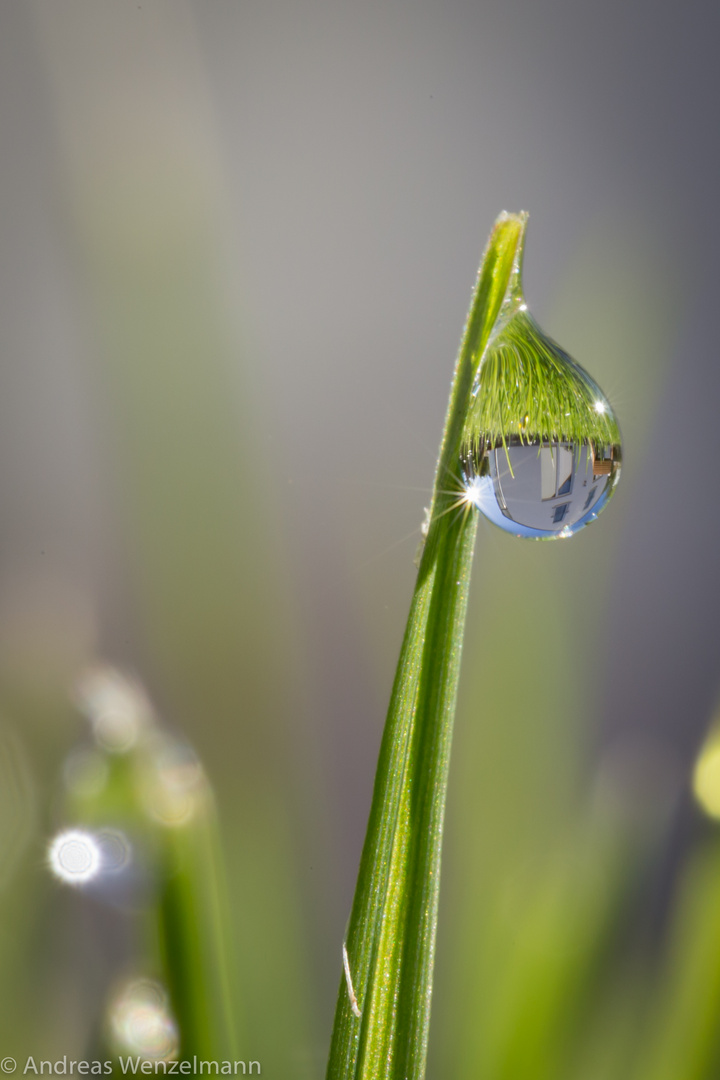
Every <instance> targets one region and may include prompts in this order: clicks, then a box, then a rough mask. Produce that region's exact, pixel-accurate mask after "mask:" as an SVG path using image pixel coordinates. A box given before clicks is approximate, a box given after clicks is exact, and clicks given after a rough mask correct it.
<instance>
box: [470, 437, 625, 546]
mask: <svg viewBox="0 0 720 1080" xmlns="http://www.w3.org/2000/svg"><path fill="white" fill-rule="evenodd" d="M620 458H621V454H620V446H619V444H613V445H607V446H604V447H601V448H597V447H596V446H594V444H593V443H592V442H590V441H586V442H582V443H574V442H569V441H560V440H555V441H549V440H540V439H535V440H530V441H528V440H526V439H524V438H523V437H522V436H519V435H518V436H510V437H508V438H507V439H506V442H505V445H504V446H503V445H502V443H499V444H496V445H494V446H488V445H487V443H480V444H479V445H478V446H477V447H476V448H475V450H474V451H473V452H471V453H468V454H466V455H465V457H464V458H463V459H462V462H461V466H462V473H463V479H464V483H465V498H466V500H467V501H468V502H469V503H471V504H472V505H473V506H476V507H477V508H478V510H480V512H481V513H482V514H484V515H485V517H487V518H489V520H490V521H492V522H494V523H495V524H496V525H499V526H500V528H501V529H504V530H505V531H506V532H509V533H512V534H513V536H520V537H524V538H527V539H534V540H551V539H554V538H556V537H568V536H572V535H573V534H574V533H576V532H577V531H578V530H579V529H582V528H583V527H584V526H585V525H588V524H589V523H590V522H591V521H594V520H595V519H596V518H597V517H598V515H599V514H600V512H601V510H602V509H603V508H604V507H605V505H606V503H607V501H608V499H609V498H610V496H611V495H612V493H613V491H614V490H615V486H616V484H617V481H618V479H619V477H620Z"/></svg>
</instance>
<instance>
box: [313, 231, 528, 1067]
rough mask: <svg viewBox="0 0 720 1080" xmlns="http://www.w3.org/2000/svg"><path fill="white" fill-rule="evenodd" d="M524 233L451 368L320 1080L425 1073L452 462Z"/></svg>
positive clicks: (447, 661) (451, 592)
mask: <svg viewBox="0 0 720 1080" xmlns="http://www.w3.org/2000/svg"><path fill="white" fill-rule="evenodd" d="M526 223H527V214H524V213H523V214H502V215H501V216H500V217H499V218H498V220H497V222H496V223H495V227H494V229H493V232H492V234H491V236H490V240H489V242H488V246H487V248H486V251H485V254H484V257H483V261H482V264H481V267H480V272H479V275H478V280H477V285H476V287H475V292H474V294H473V298H472V302H471V306H470V312H469V315H468V319H467V322H466V325H465V332H464V335H463V339H462V343H461V346H460V353H459V356H458V361H457V364H456V367H455V374H454V378H453V383H452V388H451V392H450V403H449V406H448V413H447V418H446V421H445V429H444V434H443V439H442V443H441V448H440V456H439V460H438V465H437V471H436V475H435V484H434V490H433V497H432V502H431V507H430V519H429V520H430V525H429V529H428V534H427V539H426V542H425V547H424V550H423V554H422V558H421V561H420V565H419V569H418V576H417V583H416V586H415V592H414V595H413V599H412V603H411V607H410V614H409V617H408V622H407V627H406V630H405V637H404V640H403V644H402V648H401V652H400V659H399V662H398V668H397V673H396V676H395V683H394V686H393V690H392V695H391V699H390V707H389V710H388V715H387V721H386V724H385V731H384V734H383V739H382V744H381V748H380V757H379V761H378V768H377V774H376V778H375V789H374V793H373V799H372V804H371V808H370V819H369V822H368V829H367V835H366V839H365V846H364V848H363V853H362V857H361V862H360V871H359V875H358V882H357V888H356V893H355V900H354V903H353V908H352V913H351V916H350V922H349V925H348V932H347V940H346V942H345V943H344V954H343V957H344V961H345V970H344V972H343V977H342V979H341V983H340V992H339V996H338V1003H337V1010H336V1014H335V1025H334V1029H333V1036H332V1044H331V1049H330V1059H329V1063H328V1071H327V1077H328V1080H371V1078H372V1080H400V1078H402V1080H421V1078H422V1077H423V1076H424V1073H425V1061H426V1057H427V1043H428V1029H429V1023H430V1000H431V994H432V975H433V961H434V953H435V933H436V926H437V911H438V896H439V883H440V855H441V844H442V830H443V818H444V812H445V795H446V788H447V775H448V765H449V759H450V743H451V738H452V725H453V719H454V714H455V702H456V697H457V685H458V675H459V670H460V657H461V653H462V642H463V632H464V625H465V613H466V608H467V598H468V591H469V583H470V569H471V565H472V557H473V547H474V542H475V533H476V531H477V517H478V515H477V513H476V512H475V511H474V510H472V509H471V508H470V506H469V503H468V502H467V501H464V500H463V499H462V492H463V488H462V482H461V478H460V469H459V462H460V455H461V449H462V445H463V440H464V438H465V437H466V424H467V418H468V411H469V408H470V403H471V396H472V388H473V383H474V380H475V377H476V375H477V372H478V368H479V365H480V360H481V358H482V356H483V352H484V350H485V347H486V345H487V343H488V341H489V339H490V336H491V334H492V332H493V329H494V327H495V325H496V322H497V320H498V317H499V316H500V312H501V309H502V307H503V303H504V302H505V301H506V300H507V298H508V296H509V292H510V288H511V282H512V280H513V277H517V276H518V274H519V270H520V264H521V258H522V247H523V240H524V234H525V226H526ZM452 489H455V491H456V494H453V493H452Z"/></svg>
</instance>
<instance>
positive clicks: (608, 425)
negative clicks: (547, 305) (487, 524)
mask: <svg viewBox="0 0 720 1080" xmlns="http://www.w3.org/2000/svg"><path fill="white" fill-rule="evenodd" d="M473 399H474V403H473V406H472V412H471V423H470V428H469V432H468V436H467V438H466V440H465V447H464V450H463V453H462V457H461V461H460V468H461V473H462V480H463V485H464V498H465V500H466V501H467V502H468V503H470V504H471V505H473V506H476V507H477V509H478V510H479V511H480V512H481V513H482V514H484V516H485V517H487V518H488V519H489V520H490V521H492V522H494V523H495V524H496V525H498V526H499V527H500V528H501V529H504V530H505V531H506V532H509V533H512V535H513V536H519V537H523V538H525V539H529V540H553V539H556V538H565V537H569V536H573V535H574V534H575V533H576V532H578V531H579V530H580V529H582V528H583V527H584V526H585V525H588V524H590V522H592V521H595V520H596V518H597V517H598V515H599V514H600V512H601V511H602V510H603V509H604V508H605V506H606V505H607V503H608V500H609V499H610V497H611V496H612V494H613V492H614V491H615V488H616V487H617V483H618V480H619V479H620V465H621V459H622V446H621V437H620V428H619V426H618V422H617V419H616V417H615V414H614V412H613V410H612V407H611V405H610V403H609V401H608V400H607V398H606V397H605V395H604V394H603V392H602V390H600V388H599V386H598V385H597V383H595V382H594V380H593V379H591V377H590V376H589V375H588V374H587V372H586V371H584V369H583V368H581V367H580V365H579V364H577V363H576V362H575V361H574V360H572V359H571V357H569V356H568V355H567V353H565V352H564V351H563V350H562V349H561V348H560V347H559V346H558V345H556V344H555V342H554V341H552V340H551V339H550V338H548V337H547V336H546V335H545V334H544V333H543V332H542V330H540V328H539V327H538V325H537V323H536V322H535V321H534V319H533V318H532V316H530V315H529V313H528V312H527V309H526V308H525V307H524V306H522V307H521V308H520V309H516V310H515V312H514V313H513V314H512V315H511V317H510V318H509V319H508V320H507V321H506V322H505V324H504V325H503V326H502V327H501V329H500V331H499V332H498V333H497V334H496V336H495V338H494V339H493V340H491V342H490V344H489V346H488V350H487V354H486V356H485V357H484V358H483V362H482V364H481V366H480V370H479V373H478V378H477V380H476V383H475V386H474V388H473Z"/></svg>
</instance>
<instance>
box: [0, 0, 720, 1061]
mask: <svg viewBox="0 0 720 1080" xmlns="http://www.w3.org/2000/svg"><path fill="white" fill-rule="evenodd" d="M718 29H719V26H718V16H717V13H716V12H715V10H714V9H713V7H712V5H707V4H703V3H701V2H699V0H689V2H688V3H686V4H684V5H682V6H681V5H679V4H677V3H667V2H664V0H654V2H653V3H650V0H638V2H636V3H631V4H627V3H620V2H619V0H607V2H605V3H603V4H599V3H577V2H571V0H535V2H531V0H505V2H502V3H501V2H500V0H485V2H482V3H470V2H467V0H443V2H442V3H440V2H439V0H419V2H418V0H416V2H414V3H410V2H409V0H391V2H383V3H376V2H375V0H371V2H368V3H365V4H363V5H349V4H344V3H341V4H335V3H330V2H328V0H304V2H302V3H289V2H286V0H264V2H262V3H260V2H256V0H246V2H243V3H239V2H237V0H234V2H233V0H212V2H210V3H200V2H199V0H139V2H136V0H127V2H125V0H103V2H101V3H100V2H97V0H63V2H62V3H58V2H57V0H26V2H25V3H23V4H17V3H10V2H8V0H5V2H3V3H2V4H0V155H1V157H0V161H1V162H2V166H1V167H2V185H1V186H0V235H1V237H2V242H1V244H0V280H1V281H2V287H1V288H0V340H1V341H2V349H1V352H0V508H1V512H0V1055H4V1054H12V1055H14V1056H15V1057H16V1058H17V1059H18V1060H19V1061H23V1060H24V1059H25V1058H26V1057H27V1056H28V1055H29V1054H31V1053H32V1054H34V1055H35V1056H36V1057H37V1058H38V1059H39V1058H40V1057H43V1058H51V1057H52V1058H59V1057H61V1056H62V1055H63V1054H67V1055H68V1057H70V1056H73V1057H76V1056H83V1054H89V1052H90V1051H89V1049H88V1047H91V1046H92V1045H93V1039H95V1038H96V1036H97V1031H98V1028H99V1026H102V1024H103V1022H104V1021H103V1011H104V1010H105V1009H106V1003H107V1001H108V1000H109V997H111V996H112V992H113V987H115V986H117V985H118V980H120V979H122V978H124V977H125V976H126V974H127V973H128V972H131V971H132V972H135V971H138V970H140V968H142V964H143V956H142V945H141V944H139V943H138V940H136V938H137V934H135V931H134V930H133V929H132V926H133V925H134V923H133V918H134V916H133V914H132V912H133V911H136V910H137V908H138V906H142V904H141V901H140V900H138V899H137V897H136V898H135V899H134V900H131V901H129V900H127V897H126V898H125V900H124V901H123V902H118V903H116V904H115V907H113V908H112V913H111V914H110V915H109V914H108V913H107V911H106V909H105V907H103V903H104V901H103V897H101V896H100V897H98V896H95V897H93V896H89V897H87V896H85V895H84V894H83V895H80V892H79V891H78V892H74V891H72V890H70V889H68V888H67V887H64V886H63V885H62V884H61V883H59V882H57V881H55V880H54V879H53V878H52V876H51V874H50V873H49V871H48V868H47V865H46V854H45V853H46V850H47V845H48V843H49V841H50V838H51V837H52V836H53V835H54V834H55V833H56V832H57V831H58V830H59V829H61V828H65V827H71V826H74V825H76V824H78V822H77V820H75V818H76V817H77V812H76V813H75V818H74V817H73V800H72V797H71V796H72V791H70V792H69V789H68V785H69V781H68V776H69V775H70V774H69V772H68V766H67V762H68V755H72V754H76V753H77V750H78V747H83V746H88V745H89V744H90V741H91V733H90V728H89V725H88V722H87V719H86V718H85V717H84V716H83V714H82V710H81V709H80V708H78V704H77V700H76V691H75V687H76V686H77V683H78V679H79V678H80V677H81V676H82V675H83V674H84V673H85V672H87V670H88V669H91V668H92V667H93V666H94V665H97V664H99V663H102V664H112V665H115V666H118V667H119V668H121V669H123V670H125V671H128V672H131V673H132V675H133V676H134V677H135V678H136V679H137V680H139V682H140V683H141V684H142V685H143V686H144V687H145V691H146V692H147V694H148V696H149V699H150V700H151V701H152V703H153V706H154V710H155V711H156V713H157V716H158V717H159V721H158V722H159V723H160V724H161V725H163V728H164V730H167V731H168V732H171V733H173V737H176V738H177V739H182V740H185V741H187V742H188V743H190V744H191V745H192V746H193V747H194V749H195V751H196V753H197V755H198V757H199V759H200V760H201V761H202V763H203V766H204V769H205V773H206V775H207V777H208V778H209V781H210V783H211V785H212V787H213V789H214V792H215V799H216V803H217V808H218V813H219V822H220V835H221V846H222V853H223V858H224V864H225V868H224V874H225V878H226V887H227V894H228V898H229V909H230V913H231V914H230V925H231V936H232V942H231V943H228V945H227V953H228V956H229V957H230V958H231V960H230V964H231V967H232V978H233V981H234V985H235V990H234V993H235V1000H236V1003H237V1010H238V1014H239V1015H240V1017H241V1025H240V1030H241V1046H240V1054H239V1056H240V1057H241V1058H244V1059H256V1060H259V1061H261V1063H262V1068H263V1075H267V1076H271V1077H281V1078H283V1080H285V1078H289V1077H299V1078H304V1077H316V1076H320V1075H322V1074H323V1071H324V1063H325V1059H326V1054H327V1047H328V1042H329V1034H330V1028H331V1024H332V1016H333V1008H334V1000H335V995H336V992H337V986H338V981H339V977H340V970H341V942H342V937H343V932H344V926H345V922H346V919H347V916H348V913H349V910H350V904H351V900H352V893H353V888H354V881H355V874H356V870H357V865H358V860H359V855H360V848H361V844H362V840H363V836H364V829H365V823H366V818H367V812H368V808H369V803H370V797H371V791H372V781H373V775H374V767H375V758H376V754H377V749H378V745H379V739H380V733H381V729H382V723H383V720H384V711H385V708H386V704H387V700H388V697H389V691H390V685H391V681H392V677H393V673H394V667H395V663H396V659H397V654H398V650H399V646H400V640H401V636H402V632H403V628H404V623H405V618H406V615H407V610H408V605H409V599H410V596H411V591H412V587H413V581H414V574H415V569H414V566H413V555H414V552H415V548H416V545H417V542H418V539H419V527H420V524H421V522H422V519H423V508H424V506H425V505H426V503H427V501H428V498H429V486H430V484H431V482H432V477H433V470H434V464H435V459H436V453H437V446H438V442H439V438H440V433H441V429H442V423H443V418H444V414H445V409H446V403H447V393H448V390H449V384H450V377H451V374H452V368H453V363H454V358H455V353H456V349H457V345H458V343H459V339H460V335H461V331H462V327H463V323H464V318H465V314H466V310H467V306H468V302H469V298H470V292H471V288H472V285H473V282H474V279H475V274H476V271H477V266H478V263H479V259H480V255H481V252H482V249H483V247H484V244H485V241H486V238H487V235H488V233H489V231H490V228H491V226H492V223H493V221H494V219H495V217H496V216H497V214H498V213H499V212H500V211H501V210H503V209H507V210H509V211H516V210H520V209H524V210H528V211H529V212H530V215H531V222H530V227H529V235H528V240H527V247H526V259H525V286H526V296H527V300H528V303H529V305H530V308H531V310H532V311H533V313H534V314H535V316H536V317H537V319H538V321H539V322H540V324H541V326H542V327H543V328H544V329H545V330H546V331H547V332H548V333H549V334H550V335H551V336H552V337H554V338H556V339H557V340H558V341H559V342H560V344H561V345H562V346H563V347H564V348H565V349H567V350H568V351H569V352H570V353H571V355H573V356H574V357H575V358H576V359H577V360H578V361H579V362H580V363H581V364H582V365H583V366H584V367H586V368H587V369H588V370H589V371H590V373H591V374H592V376H593V377H594V378H595V379H596V380H597V382H598V383H599V384H600V386H601V387H602V388H603V390H604V391H605V392H606V393H607V394H608V396H609V398H610V400H611V401H612V402H613V404H614V405H615V407H616V410H617V414H618V417H619V420H620V424H621V427H622V430H623V436H624V447H623V449H624V464H623V477H622V482H621V484H620V487H619V490H618V493H617V495H616V496H615V498H614V499H613V502H612V504H611V506H610V509H609V510H608V511H607V513H606V514H604V515H603V517H602V518H601V520H600V521H599V523H598V524H597V525H594V526H593V528H592V529H589V530H587V531H585V532H583V533H582V534H581V535H579V536H578V537H577V538H576V539H573V540H572V542H571V543H569V544H568V543H558V544H540V545H538V544H533V543H529V542H523V541H518V540H515V539H513V538H511V537H509V536H507V535H505V534H503V533H501V532H499V531H498V530H495V529H494V527H493V526H492V525H490V524H489V523H481V528H480V534H479V538H478V547H477V552H476V579H475V582H474V586H473V590H474V591H473V595H472V603H471V609H470V616H469V627H468V637H467V640H466V647H465V655H464V668H463V677H462V685H461V700H460V709H459V714H458V719H457V727H456V736H455V747H454V755H455V756H454V763H453V768H452V772H451V782H450V797H449V807H448V831H447V837H446V847H445V866H444V884H443V896H442V901H441V925H440V933H439V948H438V970H437V980H436V993H435V999H434V1020H433V1030H432V1037H431V1061H430V1068H429V1076H430V1077H435V1078H438V1077H443V1076H455V1077H458V1078H465V1077H467V1078H468V1080H471V1078H475V1077H487V1078H492V1080H497V1078H501V1077H502V1078H505V1077H507V1078H508V1080H509V1078H514V1080H518V1078H521V1080H525V1078H528V1080H529V1078H532V1080H534V1078H538V1080H539V1078H547V1080H550V1078H554V1080H557V1078H558V1077H564V1076H567V1077H568V1078H569V1077H577V1076H582V1077H583V1080H594V1078H597V1080H600V1078H601V1077H607V1078H608V1080H610V1078H612V1080H620V1078H622V1077H625V1076H627V1077H640V1076H642V1077H647V1078H648V1080H660V1078H662V1077H665V1076H667V1077H668V1080H687V1078H690V1077H695V1076H697V1077H699V1078H701V1077H706V1076H707V1077H710V1076H716V1075H717V1072H716V1071H713V1070H715V1069H716V1068H717V1066H718V1062H719V1061H720V1043H719V1042H718V1036H717V1035H716V1033H715V1028H717V1029H718V1030H720V1024H718V1023H717V1020H718V1019H720V924H718V920H719V919H720V916H717V915H715V914H714V913H715V911H716V910H717V911H720V903H718V900H719V899H720V850H718V849H717V846H716V845H717V841H716V839H715V835H714V827H713V825H712V823H711V822H710V820H709V819H708V817H707V815H706V814H704V813H703V811H702V810H701V809H700V808H699V807H698V805H697V802H696V800H695V799H694V798H693V795H692V791H691V787H692V784H691V781H692V776H693V768H694V763H695V761H696V759H697V756H698V753H699V751H700V748H701V746H702V744H703V741H704V739H705V734H706V732H707V731H708V729H709V728H710V726H711V724H712V721H713V714H714V710H715V706H716V701H717V699H718V695H719V694H720V674H718V658H719V657H720V640H719V639H720V629H719V624H718V618H717V610H718V602H719V601H720V574H718V572H717V558H716V551H717V536H718V531H719V528H720V503H719V501H718V499H717V497H716V493H717V485H718V479H717V470H716V468H715V455H716V425H717V420H716V403H717V401H718V398H719V396H720V395H719V391H720V367H719V365H718V363H717V330H716V313H715V310H714V304H715V303H716V297H717V294H718V291H719V286H720V281H718V278H720V268H719V266H718V261H717V255H716V251H717V244H718V239H719V236H718V233H719V232H720V221H719V219H718V214H717V210H716V205H717V192H718V188H719V187H720V144H719V142H718V137H717V110H718V102H719V101H720V76H719V74H718V65H717V60H716V42H717V33H718ZM653 463H654V464H653ZM71 760H74V759H71ZM711 781H712V777H711ZM715 782H716V781H715ZM71 786H72V785H71V784H70V787H71ZM711 787H712V783H711ZM108 824H109V825H112V824H113V822H108ZM713 934H714V937H713ZM149 974H152V972H149Z"/></svg>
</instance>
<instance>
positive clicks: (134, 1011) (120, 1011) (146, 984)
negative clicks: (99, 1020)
mask: <svg viewBox="0 0 720 1080" xmlns="http://www.w3.org/2000/svg"><path fill="white" fill-rule="evenodd" d="M110 1031H111V1034H112V1040H113V1042H114V1044H115V1048H116V1049H117V1050H118V1051H122V1052H125V1053H132V1054H137V1055H138V1056H140V1057H142V1058H145V1059H146V1060H151V1061H169V1060H171V1059H172V1058H174V1057H175V1056H176V1055H177V1051H178V1046H179V1039H178V1029H177V1025H176V1023H175V1021H174V1019H173V1017H172V1015H171V1013H170V1007H169V1004H168V997H167V994H166V993H165V990H164V989H163V987H162V986H161V985H160V984H159V983H157V982H154V981H153V980H152V979H136V980H133V981H131V982H129V983H126V984H125V985H124V986H123V987H121V988H120V990H119V991H118V993H117V994H116V995H115V998H114V1000H113V1001H112V1003H111V1006H110Z"/></svg>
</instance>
